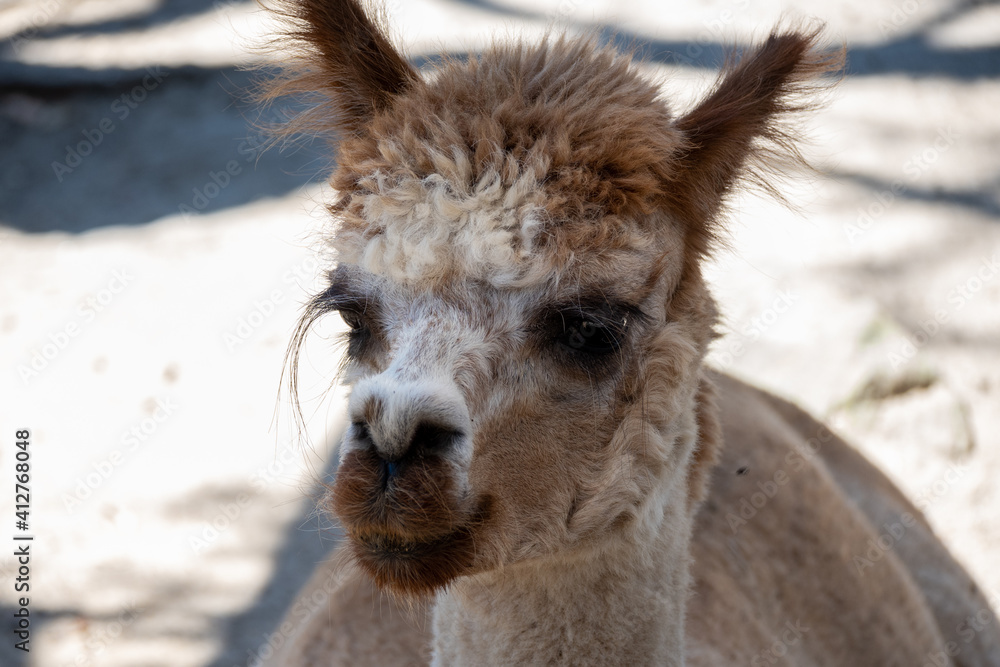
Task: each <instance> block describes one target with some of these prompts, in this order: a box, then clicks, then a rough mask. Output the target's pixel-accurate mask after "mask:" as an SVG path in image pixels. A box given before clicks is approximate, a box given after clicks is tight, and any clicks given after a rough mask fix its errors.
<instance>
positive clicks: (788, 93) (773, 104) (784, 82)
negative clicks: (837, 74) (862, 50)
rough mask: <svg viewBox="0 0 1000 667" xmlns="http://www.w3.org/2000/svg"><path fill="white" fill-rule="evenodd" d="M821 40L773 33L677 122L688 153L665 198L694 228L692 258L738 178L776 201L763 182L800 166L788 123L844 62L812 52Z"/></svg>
mask: <svg viewBox="0 0 1000 667" xmlns="http://www.w3.org/2000/svg"><path fill="white" fill-rule="evenodd" d="M820 32H821V30H820V29H816V30H813V31H812V32H808V33H802V32H796V31H790V32H777V31H776V32H772V33H771V34H770V36H769V37H768V38H767V40H766V41H765V42H764V43H763V44H762V45H761V46H759V47H757V48H756V49H754V50H753V51H752V52H751V53H750V54H749V55H747V56H745V57H743V58H739V59H735V58H733V59H731V61H730V62H729V63H728V64H727V65H726V66H725V67H724V68H723V70H722V73H721V74H720V75H719V78H718V80H717V81H716V84H715V86H714V88H713V89H712V91H711V92H710V93H709V95H708V96H707V97H706V98H705V99H704V100H703V101H702V102H701V103H700V104H698V106H697V107H695V108H694V109H693V110H691V111H690V112H688V113H687V114H685V115H684V116H682V117H681V118H680V119H679V120H678V121H677V123H676V128H677V129H678V130H680V131H681V133H682V135H683V137H684V142H685V143H686V145H687V148H686V150H684V151H683V153H682V154H681V155H680V156H678V161H677V163H676V168H677V172H676V174H677V178H676V182H672V183H671V184H670V187H671V190H672V194H671V195H670V198H671V199H672V200H674V201H673V203H674V205H675V206H678V207H679V208H680V209H681V211H682V212H683V214H684V216H685V217H686V218H688V220H689V222H690V224H691V225H692V226H693V229H692V230H691V232H692V234H691V241H692V243H693V244H694V246H695V248H696V249H697V250H698V251H699V252H702V253H705V252H707V251H708V248H709V246H710V245H711V240H712V238H713V237H714V231H713V229H712V222H713V219H714V218H715V217H716V215H717V213H718V211H719V208H720V206H721V205H722V203H723V202H724V200H725V198H726V195H727V194H728V193H729V192H730V191H731V190H732V189H733V187H734V185H735V184H736V183H737V182H738V181H739V180H740V179H741V178H745V177H749V178H750V180H752V181H754V182H755V184H757V185H761V186H763V187H764V189H765V190H767V191H769V192H771V193H772V194H776V195H778V197H779V198H780V194H779V193H777V191H776V190H775V189H774V187H773V186H772V185H771V183H770V182H769V181H768V178H767V176H768V174H772V175H773V172H775V171H777V170H779V169H780V168H781V167H782V166H784V165H785V164H787V163H788V162H797V163H804V160H803V159H802V156H801V154H800V153H799V151H798V149H797V148H796V146H795V143H796V140H797V137H796V136H795V133H794V131H793V128H790V127H788V117H789V116H790V115H792V114H795V113H797V112H801V111H805V110H809V109H811V108H813V107H814V106H816V93H817V92H819V89H822V88H823V87H824V85H823V84H821V83H820V82H819V78H820V77H821V75H823V74H825V73H828V72H834V71H837V70H838V69H839V68H840V66H841V64H842V62H843V51H842V50H841V51H834V52H823V51H821V50H820V49H819V48H818V47H817V42H818V41H819V37H820Z"/></svg>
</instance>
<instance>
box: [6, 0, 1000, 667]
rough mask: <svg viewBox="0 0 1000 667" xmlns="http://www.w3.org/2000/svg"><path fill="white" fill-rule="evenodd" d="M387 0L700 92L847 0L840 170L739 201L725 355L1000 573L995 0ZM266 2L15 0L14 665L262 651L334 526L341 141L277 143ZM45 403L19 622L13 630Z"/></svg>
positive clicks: (680, 99)
mask: <svg viewBox="0 0 1000 667" xmlns="http://www.w3.org/2000/svg"><path fill="white" fill-rule="evenodd" d="M387 4H388V8H389V14H390V17H391V19H392V22H393V24H394V26H395V30H396V33H397V37H398V39H399V41H401V42H402V43H403V44H405V45H406V49H407V51H408V54H409V55H410V56H411V57H412V58H413V60H414V62H415V63H416V64H418V65H421V66H425V67H426V66H430V65H428V63H431V62H433V57H434V55H435V54H437V53H440V52H448V53H452V54H463V53H468V52H473V51H476V50H478V49H480V48H482V47H483V46H484V45H485V44H487V43H488V42H489V40H490V39H491V37H493V36H495V35H497V34H499V35H501V36H505V35H523V36H525V37H527V38H534V37H538V36H540V35H541V34H543V33H544V31H545V30H546V28H547V27H549V26H551V25H553V24H554V25H557V26H562V27H564V28H566V29H568V30H570V31H579V30H587V29H590V28H592V27H594V26H604V27H606V28H607V31H606V32H605V33H604V34H606V35H614V37H612V38H613V39H619V40H623V41H626V42H632V41H635V42H637V43H639V44H641V45H643V47H642V51H641V52H642V54H643V56H644V58H645V61H644V64H643V65H642V66H641V67H642V68H643V69H644V70H645V71H646V72H647V73H648V74H649V75H650V76H652V77H656V78H657V79H658V80H659V81H662V83H663V88H664V92H665V95H666V96H667V99H669V100H671V104H672V105H673V107H674V108H675V109H678V110H682V109H684V108H685V107H686V106H687V105H689V104H690V103H691V101H692V100H694V99H696V98H697V95H698V94H699V93H701V92H703V91H704V90H705V88H706V87H707V86H708V85H709V84H710V83H711V80H712V78H713V76H714V74H715V71H716V70H715V68H716V67H717V66H718V65H719V63H720V62H721V60H722V57H723V54H724V52H725V49H726V47H727V46H729V45H733V44H736V45H741V44H747V43H749V42H750V41H751V40H752V39H754V38H755V37H756V38H759V37H761V36H763V35H765V34H766V31H767V30H768V29H769V28H770V27H771V26H772V25H773V24H774V23H775V22H776V21H778V20H779V19H780V18H781V17H783V16H792V17H816V18H819V19H821V20H823V21H825V22H826V24H827V27H828V31H829V36H830V39H831V41H832V43H838V42H843V43H845V44H846V45H847V47H848V65H847V76H846V77H845V79H844V81H843V83H842V84H841V85H840V86H839V88H838V89H837V91H836V92H835V93H834V94H833V95H832V96H831V98H830V102H829V104H828V106H827V107H826V108H825V109H824V110H823V111H822V112H820V113H818V114H816V115H815V116H813V117H811V118H809V119H808V121H807V131H808V134H809V136H810V137H811V138H812V143H811V145H810V146H809V147H808V148H807V152H808V154H809V155H810V156H811V157H812V158H813V159H814V161H815V162H816V164H817V165H818V166H819V167H820V170H821V173H820V174H819V175H814V176H810V177H803V178H798V179H794V180H792V181H790V183H789V185H788V187H787V191H788V193H789V196H790V198H791V199H792V201H793V202H794V203H795V204H796V205H797V207H798V210H797V211H791V210H789V209H786V208H783V207H781V206H779V205H777V204H774V203H773V202H770V201H767V200H764V199H760V198H757V197H754V196H741V197H740V198H738V199H737V200H736V201H735V202H734V205H733V215H732V221H731V225H730V228H731V250H728V251H725V252H722V253H720V254H719V255H718V257H717V258H716V260H715V261H714V262H713V264H712V266H711V268H710V277H711V281H712V283H713V284H714V285H715V289H716V293H717V295H718V297H719V299H720V301H721V306H722V311H723V313H724V316H725V319H724V327H723V328H724V331H725V332H726V336H725V337H724V338H723V339H722V340H720V341H719V342H718V344H717V345H716V348H715V349H714V351H713V353H712V363H713V364H714V365H715V366H717V367H719V368H722V369H724V370H727V371H728V372H731V373H734V374H736V375H738V376H740V377H743V378H746V379H749V380H750V381H752V382H754V383H756V384H758V385H761V386H763V387H765V388H768V389H770V390H771V391H774V392H776V393H778V394H780V395H782V396H785V397H788V398H790V399H792V400H794V401H796V402H798V403H799V404H800V405H802V406H804V407H806V408H808V409H809V410H811V411H812V412H813V413H815V414H817V415H818V416H820V417H822V418H824V419H826V420H828V421H830V422H831V423H832V424H833V425H834V426H835V427H836V428H837V429H839V430H840V431H841V432H842V433H843V434H845V435H846V436H847V437H848V438H849V439H850V440H852V441H853V442H854V443H855V444H856V445H857V446H858V447H859V448H860V449H861V450H862V451H864V452H865V454H866V455H867V456H868V457H869V458H870V459H872V460H873V461H874V462H875V463H876V464H877V465H879V466H880V467H881V468H882V469H883V470H884V471H885V472H886V473H887V474H888V475H889V476H890V477H891V478H892V479H893V480H894V481H895V482H896V483H897V484H899V485H900V486H901V487H902V488H903V489H904V490H905V491H906V493H907V494H908V495H909V496H910V497H911V498H913V499H914V501H915V502H917V504H918V506H919V507H920V508H921V509H923V510H924V511H925V512H926V513H927V514H928V516H929V518H930V520H931V522H932V524H933V525H934V526H935V528H936V530H937V531H938V533H939V534H940V535H941V537H942V539H943V540H944V541H945V542H946V543H947V544H948V545H949V546H950V548H951V549H952V550H953V552H954V553H955V555H956V556H957V558H958V560H959V561H960V562H961V563H963V564H964V565H965V566H966V567H967V568H968V569H969V571H970V572H971V573H972V574H973V576H974V577H975V578H976V579H977V580H978V581H979V583H980V584H981V585H982V587H983V588H984V589H986V591H987V594H988V597H992V598H993V599H997V598H998V596H1000V571H998V570H997V569H996V563H997V562H998V559H1000V523H998V521H997V519H996V517H997V516H998V515H1000V489H998V484H997V483H996V480H997V479H998V478H1000V435H998V434H1000V112H998V110H1000V5H998V4H997V3H994V2H959V1H955V0H869V1H866V2H861V1H859V0H854V1H851V2H846V1H845V2H827V3H821V4H819V3H807V2H805V1H804V0H799V1H797V2H796V1H795V0H768V1H762V2H752V3H751V2H750V1H749V0H712V1H708V0H688V1H685V2H675V3H664V2H652V1H651V0H634V1H631V2H622V1H611V0H530V1H529V0H464V1H462V0H405V1H404V0H391V1H390V2H389V3H387ZM271 29H272V27H271V25H270V24H269V22H268V19H267V16H266V15H265V14H264V13H262V12H261V11H260V10H259V9H258V7H257V6H256V5H255V3H253V2H241V1H236V0H219V1H215V2H210V1H209V0H30V1H29V0H25V1H21V0H13V1H12V0H0V165H2V168H0V372H2V375H0V480H2V481H0V488H2V489H4V492H3V493H2V494H0V517H2V521H3V528H2V530H0V540H2V541H3V544H4V546H2V547H0V554H2V555H0V575H2V576H0V580H2V581H3V584H2V588H0V636H3V637H4V639H3V641H2V643H0V664H2V665H43V666H45V667H50V666H58V667H62V666H71V665H72V666H86V665H109V666H118V665H121V666H125V665H128V666H130V667H134V666H137V665H138V666H142V665H176V666H188V665H191V666H194V665H211V666H212V667H223V666H225V667H229V666H235V665H255V664H257V660H258V658H259V657H261V654H262V652H265V653H266V651H267V650H268V640H269V634H270V633H271V632H272V631H273V629H274V626H275V624H276V623H277V622H278V620H279V619H280V616H281V614H282V613H283V611H284V609H285V608H286V606H287V605H288V604H289V603H290V601H291V600H292V598H293V596H294V595H295V593H296V591H297V589H298V588H299V586H300V585H301V584H302V583H303V582H304V580H305V579H306V578H307V577H308V575H309V573H310V571H311V569H312V567H313V566H314V564H315V563H317V562H319V561H320V560H322V559H323V558H325V554H326V553H327V552H328V551H329V549H330V548H331V547H332V546H333V545H334V544H335V542H336V539H337V531H336V528H335V527H334V526H332V525H330V524H329V523H328V522H326V521H324V520H323V519H322V518H321V517H318V516H316V515H315V513H314V511H313V503H314V500H315V497H316V495H317V493H318V488H319V487H318V485H317V480H320V479H323V478H324V477H327V476H328V475H329V474H330V471H331V469H330V465H329V460H330V458H331V457H330V454H331V451H332V450H333V448H334V447H335V444H336V442H337V440H338V438H339V433H340V430H341V428H342V419H343V416H342V403H343V391H342V390H341V389H339V388H336V387H334V388H333V389H332V390H331V382H332V378H333V370H334V368H335V367H336V365H337V359H336V354H335V353H334V352H333V347H332V341H331V338H332V336H333V334H334V333H335V331H336V329H337V327H338V326H339V324H338V323H337V322H330V323H327V324H325V325H324V327H321V328H320V330H319V331H318V332H317V334H316V335H315V336H313V337H312V340H311V342H310V345H309V347H308V348H307V350H306V353H305V354H304V356H303V365H302V372H303V398H304V399H305V402H306V405H305V413H306V418H307V429H306V431H307V432H306V436H307V437H306V438H304V439H302V438H299V437H298V432H297V430H296V427H295V424H294V420H293V419H292V415H291V413H290V411H289V409H288V407H287V400H286V399H285V398H283V397H279V394H278V389H279V384H280V378H281V372H282V363H283V354H284V349H285V345H286V343H287V341H288V339H289V337H290V335H291V332H292V328H293V325H294V321H295V318H296V314H297V312H298V310H299V307H300V306H301V304H302V303H303V302H304V300H305V299H306V298H307V296H308V295H310V294H311V293H312V292H313V291H314V290H315V289H316V288H317V287H318V285H319V284H320V282H319V280H318V278H319V274H320V273H321V271H322V268H323V267H322V265H321V262H320V261H319V258H318V255H317V253H316V245H317V244H316V242H315V241H316V232H317V230H319V229H321V228H322V226H323V224H324V217H323V216H324V213H323V211H322V203H323V201H324V200H325V199H326V198H327V197H328V193H327V192H326V191H325V189H324V188H325V186H324V185H323V181H324V177H325V174H326V173H327V172H328V170H329V168H330V165H331V159H330V156H329V154H328V153H326V152H325V151H324V149H323V146H320V145H318V144H317V145H313V144H310V143H309V142H308V141H305V142H302V143H300V144H298V145H295V146H290V147H284V148H275V149H271V150H267V151H265V150H263V145H264V137H263V136H262V134H261V133H260V131H259V130H258V129H255V128H256V127H257V124H258V123H265V124H266V123H269V122H273V121H275V120H277V119H279V118H280V116H281V113H282V112H283V107H282V105H281V104H279V105H278V107H277V108H275V109H273V110H271V111H268V112H265V113H264V114H263V115H262V114H261V112H260V111H258V110H257V109H255V108H254V107H253V105H252V104H249V103H248V102H247V101H246V100H247V94H246V93H247V89H248V87H249V86H250V85H251V80H252V77H251V76H250V75H249V74H248V73H247V72H246V71H245V67H246V66H247V65H250V64H255V63H259V62H260V61H261V60H262V59H266V58H269V57H273V56H265V55H262V54H261V53H260V52H259V51H258V50H256V47H258V46H260V45H261V44H262V43H263V41H264V40H265V39H266V36H267V35H268V34H269V31H270V30H271ZM333 319H336V318H333ZM324 396H325V398H324ZM25 428H26V429H30V430H31V446H30V447H31V451H32V459H31V461H32V468H31V475H32V481H31V489H32V495H31V501H32V508H31V515H30V529H29V531H28V532H29V533H30V534H32V535H34V536H35V541H34V542H33V543H32V550H33V551H32V554H33V560H32V569H31V575H30V576H31V581H30V584H31V593H30V598H31V620H32V625H31V628H32V638H31V644H30V646H31V652H30V654H25V653H23V652H21V651H17V650H14V649H13V647H12V644H13V641H12V639H11V638H12V636H13V635H12V634H11V632H10V630H11V629H12V626H11V621H12V619H13V616H12V611H13V609H12V608H13V607H14V606H15V595H14V592H13V585H12V578H13V577H14V576H15V573H16V563H15V562H14V560H13V558H12V556H11V554H12V552H13V547H12V546H11V545H13V544H14V543H13V541H12V537H13V535H14V534H15V532H17V531H15V529H14V527H13V524H14V516H13V514H14V508H13V503H14V497H13V496H14V494H13V481H12V478H13V476H14V458H13V457H14V452H15V449H14V433H15V430H17V429H25ZM8 521H9V524H8V523H7V522H8ZM903 539H905V537H904V538H903ZM8 547H10V548H8ZM993 622H996V620H995V617H994V620H993Z"/></svg>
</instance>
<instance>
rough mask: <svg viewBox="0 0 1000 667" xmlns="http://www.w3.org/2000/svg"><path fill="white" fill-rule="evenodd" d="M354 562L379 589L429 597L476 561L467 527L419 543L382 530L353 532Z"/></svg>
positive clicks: (466, 570) (351, 545)
mask: <svg viewBox="0 0 1000 667" xmlns="http://www.w3.org/2000/svg"><path fill="white" fill-rule="evenodd" d="M348 535H349V538H350V548H351V552H352V554H353V555H354V559H355V561H356V562H357V564H358V565H360V566H361V568H362V569H363V570H364V571H365V572H367V573H368V575H369V576H370V577H371V578H372V579H374V580H375V583H376V584H377V585H378V586H379V587H380V588H384V589H388V590H392V591H395V592H397V593H401V594H404V595H415V596H421V595H429V594H431V593H433V592H434V591H436V590H438V589H440V588H442V587H444V586H445V585H447V584H448V583H449V582H450V581H452V580H453V579H454V578H456V577H458V576H460V575H462V574H466V573H468V572H469V571H470V570H471V568H472V563H473V560H474V558H475V551H474V548H473V546H474V540H473V538H472V534H471V532H470V530H469V529H467V528H460V529H458V530H456V531H454V532H453V533H450V534H448V535H445V536H443V537H436V538H434V539H429V540H420V539H414V538H410V537H400V536H399V535H394V534H392V533H385V532H380V531H371V530H365V531H350V532H349V533H348Z"/></svg>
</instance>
